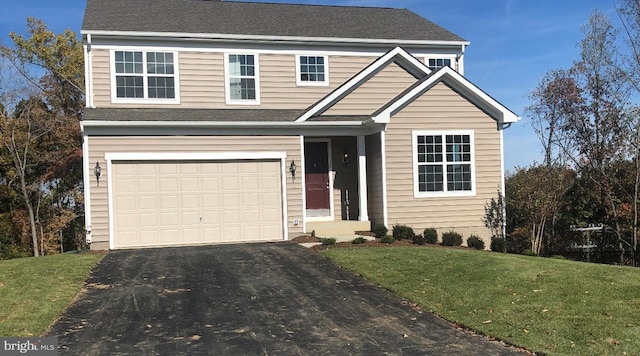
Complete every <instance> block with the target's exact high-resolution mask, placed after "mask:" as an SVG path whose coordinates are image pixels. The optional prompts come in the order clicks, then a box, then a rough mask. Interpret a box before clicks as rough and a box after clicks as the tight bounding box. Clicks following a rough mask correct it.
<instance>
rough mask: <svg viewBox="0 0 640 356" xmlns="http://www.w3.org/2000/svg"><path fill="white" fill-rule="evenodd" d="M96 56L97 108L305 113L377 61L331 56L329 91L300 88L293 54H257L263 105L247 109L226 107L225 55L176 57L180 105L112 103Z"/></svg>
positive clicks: (100, 55) (105, 55) (103, 62)
mask: <svg viewBox="0 0 640 356" xmlns="http://www.w3.org/2000/svg"><path fill="white" fill-rule="evenodd" d="M229 53H231V52H229ZM92 56H93V57H92V61H93V84H94V105H95V106H96V107H99V108H101V107H123V108H126V107H153V108H201V109H226V108H244V109H246V108H248V107H249V108H259V109H300V110H302V109H306V108H307V107H309V106H310V105H312V104H313V103H315V102H316V101H318V100H320V99H321V98H323V97H324V96H325V95H327V94H328V93H330V92H331V91H332V90H334V89H336V88H337V87H338V86H340V85H342V84H343V83H344V82H345V81H347V80H348V79H349V78H351V77H352V76H354V75H355V74H356V73H358V72H359V71H361V70H362V69H363V68H364V67H366V66H367V65H369V64H370V63H371V62H373V61H374V60H375V57H369V56H362V57H360V56H329V57H328V62H329V63H328V70H329V86H297V85H296V56H295V54H264V53H263V54H258V62H259V71H260V75H259V79H260V101H261V105H257V106H255V105H249V106H247V105H227V104H226V102H225V81H224V78H225V68H224V53H222V52H202V51H180V52H178V66H179V70H178V76H179V86H180V104H144V103H136V104H122V103H112V102H111V75H110V64H109V60H110V58H109V50H108V49H94V50H93V51H92ZM404 74H405V75H406V73H404ZM374 110H375V109H374ZM372 111H373V110H372Z"/></svg>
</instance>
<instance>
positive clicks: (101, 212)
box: [85, 136, 303, 250]
mask: <svg viewBox="0 0 640 356" xmlns="http://www.w3.org/2000/svg"><path fill="white" fill-rule="evenodd" d="M221 151H223V152H224V151H226V152H230V151H233V152H250V151H276V152H283V151H284V152H286V153H287V158H286V162H285V164H288V163H289V162H291V160H294V161H296V162H300V160H301V154H300V137H299V136H162V137H154V136H144V137H138V136H128V137H121V136H120V137H111V136H91V137H89V156H88V160H89V170H90V171H89V172H85V174H88V175H89V177H90V178H89V181H90V184H91V189H90V199H91V201H90V204H91V236H92V244H91V248H92V249H97V250H103V249H108V248H109V216H108V214H109V211H108V196H107V177H108V175H109V173H110V172H108V171H107V164H106V161H105V153H107V152H221ZM95 162H100V166H101V167H103V168H102V177H101V180H100V186H99V187H98V186H96V179H95V176H94V175H93V171H92V170H93V167H94V166H95ZM285 174H286V190H287V210H288V222H287V223H288V228H289V238H293V237H295V236H299V235H300V234H302V224H299V225H298V226H293V220H294V219H298V220H299V221H300V222H302V193H303V190H302V184H301V181H300V180H296V181H295V183H292V182H291V178H290V175H289V173H288V166H287V167H285Z"/></svg>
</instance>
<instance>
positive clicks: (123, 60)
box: [113, 51, 178, 102]
mask: <svg viewBox="0 0 640 356" xmlns="http://www.w3.org/2000/svg"><path fill="white" fill-rule="evenodd" d="M113 65H114V76H115V78H114V79H115V80H114V95H113V97H114V101H123V102H126V101H139V100H149V101H163V102H166V101H168V102H176V101H177V98H178V95H177V87H176V82H177V80H176V66H175V54H174V53H173V52H154V51H114V52H113Z"/></svg>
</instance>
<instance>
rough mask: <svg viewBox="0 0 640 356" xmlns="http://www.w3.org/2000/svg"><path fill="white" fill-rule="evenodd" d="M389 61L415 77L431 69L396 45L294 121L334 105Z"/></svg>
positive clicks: (388, 63) (301, 119)
mask: <svg viewBox="0 0 640 356" xmlns="http://www.w3.org/2000/svg"><path fill="white" fill-rule="evenodd" d="M391 63H396V64H397V65H398V66H400V67H401V68H402V69H404V70H405V71H407V73H409V74H411V75H413V76H414V77H415V78H416V79H421V78H424V77H426V76H427V75H428V74H429V73H430V72H431V71H430V70H429V68H428V67H427V66H426V65H425V64H424V63H422V62H421V61H420V60H418V59H417V58H415V57H414V56H412V55H411V54H409V53H408V52H407V51H405V50H404V49H402V48H401V47H396V48H394V49H392V50H391V51H389V52H387V53H385V54H384V55H382V56H381V57H379V58H378V59H376V60H375V61H374V62H373V63H371V64H370V65H368V66H367V67H365V68H364V69H363V70H361V71H360V72H359V73H357V74H356V75H354V76H353V77H351V79H349V80H347V81H346V82H344V83H343V84H342V85H341V86H339V87H338V88H336V89H335V90H334V91H332V92H331V93H329V94H328V95H327V96H325V97H324V98H322V99H320V100H319V101H317V102H316V103H315V104H313V105H311V106H310V107H309V108H308V109H307V111H305V112H304V114H302V115H301V116H300V117H299V118H298V120H296V122H303V121H306V120H308V119H309V118H312V117H314V116H319V115H322V114H323V113H324V112H326V111H327V110H329V109H330V108H331V107H332V106H334V105H336V104H337V103H338V102H339V101H340V100H342V99H344V98H345V97H346V96H347V95H349V94H350V93H352V92H353V91H354V90H356V89H357V88H359V87H360V86H362V84H364V83H366V82H367V81H368V80H369V79H371V78H372V77H374V76H375V75H376V74H378V73H379V72H380V71H382V70H383V69H384V68H386V67H387V66H388V65H390V64H391Z"/></svg>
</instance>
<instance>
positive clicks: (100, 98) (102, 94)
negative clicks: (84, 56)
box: [90, 49, 112, 108]
mask: <svg viewBox="0 0 640 356" xmlns="http://www.w3.org/2000/svg"><path fill="white" fill-rule="evenodd" d="M91 56H92V57H91V65H92V68H90V70H92V79H93V80H92V83H93V102H94V105H95V106H96V107H99V108H100V107H107V106H110V105H112V104H111V78H110V73H111V68H110V63H109V50H108V49H94V50H92V51H91Z"/></svg>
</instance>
